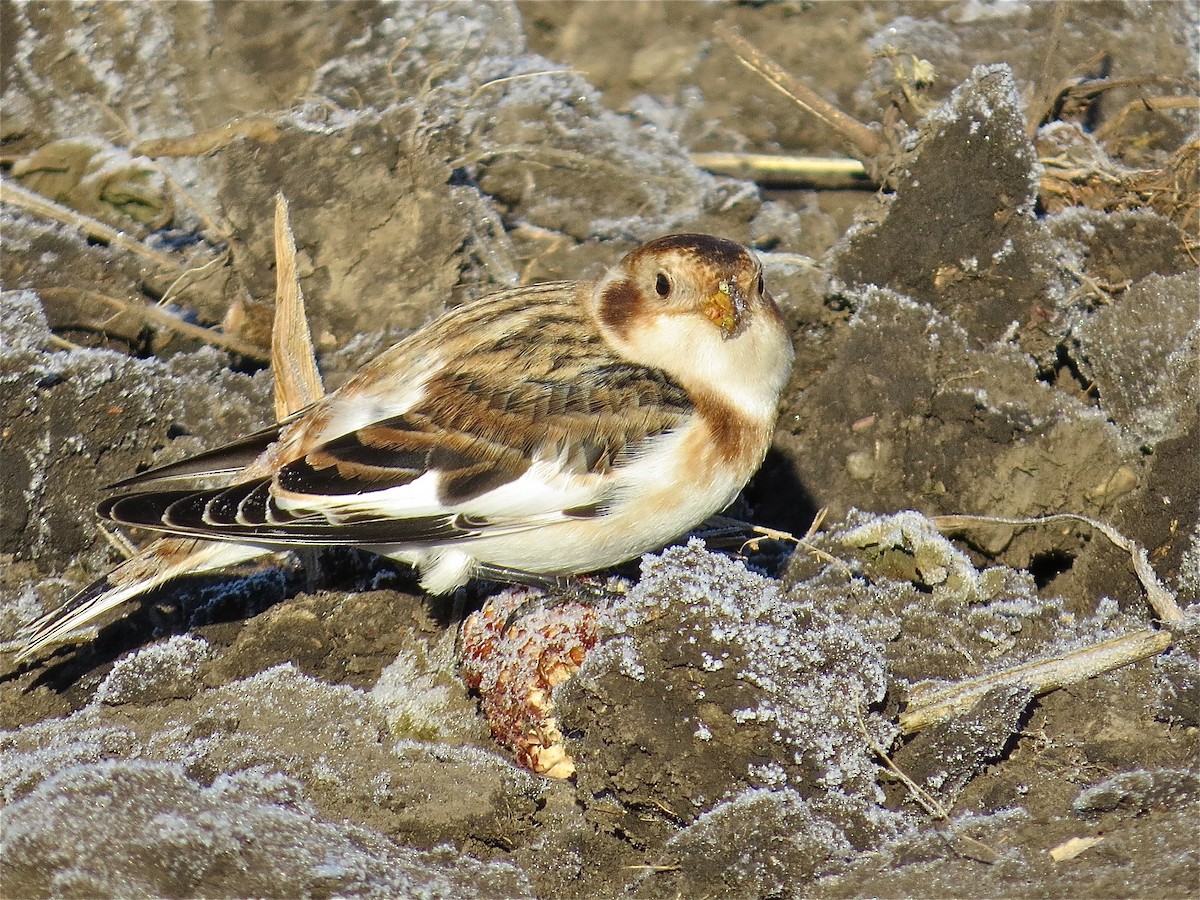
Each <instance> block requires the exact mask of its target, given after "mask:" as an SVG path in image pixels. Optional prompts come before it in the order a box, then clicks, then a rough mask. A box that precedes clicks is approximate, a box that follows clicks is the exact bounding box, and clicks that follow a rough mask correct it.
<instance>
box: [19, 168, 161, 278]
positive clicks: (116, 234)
mask: <svg viewBox="0 0 1200 900" xmlns="http://www.w3.org/2000/svg"><path fill="white" fill-rule="evenodd" d="M0 202H4V203H7V204H9V205H11V206H15V207H17V208H19V209H23V210H26V211H27V212H31V213H33V214H34V215H38V216H42V217H43V218H46V219H50V220H51V221H54V222H58V223H60V224H63V225H69V226H70V227H72V228H77V229H78V230H79V231H81V232H82V233H83V234H84V235H86V236H87V237H89V238H91V239H92V240H96V241H100V242H101V243H103V244H107V245H109V246H112V247H120V248H121V249H122V250H128V251H129V252H130V253H133V254H135V255H137V256H139V257H141V258H142V259H144V260H145V261H146V262H148V263H150V264H151V265H154V266H156V267H158V268H160V269H165V270H167V271H175V272H178V271H179V270H180V268H181V267H180V265H179V263H178V262H177V261H176V260H175V258H174V257H171V256H168V255H167V254H165V253H159V252H158V251H157V250H152V249H150V248H149V247H147V246H146V245H145V244H143V243H142V242H141V241H139V240H136V239H135V238H131V237H130V236H129V235H127V234H125V232H123V231H118V230H117V229H116V228H113V227H112V226H111V225H106V224H105V223H103V222H101V221H99V220H98V219H93V218H92V217H91V216H85V215H84V214H83V213H80V212H76V211H75V210H73V209H71V208H70V207H68V206H63V205H62V204H61V203H55V202H54V201H53V200H51V199H49V198H47V197H43V196H42V195H41V194H38V193H35V192H33V191H30V190H26V189H25V188H23V187H21V186H20V185H19V184H17V183H16V182H14V181H13V180H12V179H9V178H4V179H0Z"/></svg>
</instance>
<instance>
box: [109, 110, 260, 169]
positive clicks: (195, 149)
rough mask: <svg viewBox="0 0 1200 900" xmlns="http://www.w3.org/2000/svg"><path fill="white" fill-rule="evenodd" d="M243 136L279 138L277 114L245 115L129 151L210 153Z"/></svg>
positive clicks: (151, 154)
mask: <svg viewBox="0 0 1200 900" xmlns="http://www.w3.org/2000/svg"><path fill="white" fill-rule="evenodd" d="M243 137H244V138H249V139H251V140H254V141H258V142H259V143H262V144H270V143H273V142H275V141H277V140H278V139H279V125H278V124H277V123H276V121H275V117H274V116H244V117H242V118H240V119H234V120H233V121H231V122H226V123H225V124H224V125H218V126H217V127H216V128H206V129H205V130H203V131H197V132H195V133H193V134H187V135H183V136H182V137H174V138H169V137H167V138H151V139H149V140H145V141H140V142H138V143H137V144H135V145H134V146H133V147H132V148H131V149H130V151H129V152H130V153H132V154H133V155H134V156H148V157H150V158H151V159H158V158H160V157H176V158H177V157H188V156H207V155H208V154H210V153H216V152H217V151H218V150H223V149H225V148H226V147H228V146H229V145H230V144H232V143H233V142H234V141H236V140H237V139H238V138H243Z"/></svg>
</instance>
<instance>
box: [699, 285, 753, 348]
mask: <svg viewBox="0 0 1200 900" xmlns="http://www.w3.org/2000/svg"><path fill="white" fill-rule="evenodd" d="M735 290H736V289H735V288H731V286H730V284H729V282H727V281H722V282H721V283H720V284H719V285H718V286H717V291H716V293H714V294H713V295H712V296H711V297H709V298H708V302H707V303H706V304H705V305H704V316H705V318H707V319H708V320H709V321H710V322H712V323H713V324H714V325H716V326H717V327H718V328H720V329H721V334H722V336H724V337H726V338H731V337H733V335H734V334H735V333H736V332H737V330H738V324H739V319H740V318H741V312H742V310H743V309H744V308H745V303H744V301H743V300H742V298H741V295H740V294H735Z"/></svg>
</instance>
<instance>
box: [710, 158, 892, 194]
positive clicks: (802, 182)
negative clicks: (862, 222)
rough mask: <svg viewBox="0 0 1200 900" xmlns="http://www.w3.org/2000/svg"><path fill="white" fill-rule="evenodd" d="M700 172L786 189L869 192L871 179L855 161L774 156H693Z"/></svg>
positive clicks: (860, 164)
mask: <svg viewBox="0 0 1200 900" xmlns="http://www.w3.org/2000/svg"><path fill="white" fill-rule="evenodd" d="M692 162H693V163H695V164H696V165H697V166H699V167H700V168H701V169H707V170H708V171H709V172H713V173H715V174H717V175H728V176H729V177H731V178H743V179H746V180H747V181H756V182H763V183H769V184H777V185H785V186H788V187H808V186H813V187H822V188H873V187H875V186H876V185H874V184H872V182H871V177H870V176H869V175H868V174H867V170H866V168H865V167H864V166H863V164H862V163H860V162H859V161H858V160H857V159H847V158H844V157H828V156H797V155H791V154H776V153H693V154H692Z"/></svg>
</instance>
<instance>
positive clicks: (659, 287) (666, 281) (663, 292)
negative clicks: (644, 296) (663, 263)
mask: <svg viewBox="0 0 1200 900" xmlns="http://www.w3.org/2000/svg"><path fill="white" fill-rule="evenodd" d="M654 290H655V291H657V292H658V296H660V297H666V296H667V295H668V294H669V293H671V279H670V278H668V277H667V276H666V275H664V274H663V273H662V272H659V273H658V278H656V279H655V281H654Z"/></svg>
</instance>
